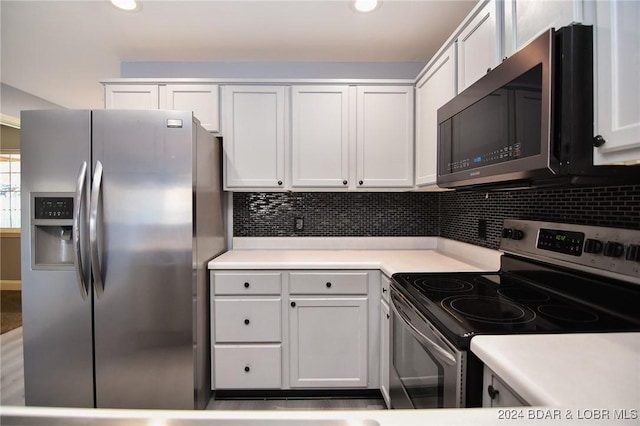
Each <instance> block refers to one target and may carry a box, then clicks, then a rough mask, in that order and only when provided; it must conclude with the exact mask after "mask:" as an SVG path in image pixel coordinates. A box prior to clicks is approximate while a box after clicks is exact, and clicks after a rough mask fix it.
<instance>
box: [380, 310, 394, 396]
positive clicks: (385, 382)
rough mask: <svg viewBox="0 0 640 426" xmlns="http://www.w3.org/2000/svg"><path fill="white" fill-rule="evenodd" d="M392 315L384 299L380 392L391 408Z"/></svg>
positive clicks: (381, 323)
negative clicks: (390, 342) (390, 339)
mask: <svg viewBox="0 0 640 426" xmlns="http://www.w3.org/2000/svg"><path fill="white" fill-rule="evenodd" d="M390 321H391V315H390V314H389V305H387V302H385V301H384V300H382V303H381V304H380V392H381V393H382V397H383V398H384V402H385V404H387V407H389V408H391V397H390V394H389V367H390V365H391V356H390V355H391V352H390V351H391V348H390V345H389V338H390V337H391V334H390V333H391V328H390V327H389V326H390Z"/></svg>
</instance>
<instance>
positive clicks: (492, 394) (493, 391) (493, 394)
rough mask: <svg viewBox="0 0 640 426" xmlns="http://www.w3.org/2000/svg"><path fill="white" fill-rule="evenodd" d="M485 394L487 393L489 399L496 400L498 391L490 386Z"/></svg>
mask: <svg viewBox="0 0 640 426" xmlns="http://www.w3.org/2000/svg"><path fill="white" fill-rule="evenodd" d="M487 392H488V393H489V398H491V399H496V397H497V396H498V394H499V393H500V391H498V390H497V389H496V388H494V387H493V386H492V385H489V387H488V388H487Z"/></svg>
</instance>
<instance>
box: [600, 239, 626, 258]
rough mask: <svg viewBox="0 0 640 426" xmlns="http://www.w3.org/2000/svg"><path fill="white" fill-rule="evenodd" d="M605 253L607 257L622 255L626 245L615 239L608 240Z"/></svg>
mask: <svg viewBox="0 0 640 426" xmlns="http://www.w3.org/2000/svg"><path fill="white" fill-rule="evenodd" d="M603 254H604V255H605V256H607V257H620V256H622V255H623V254H624V246H623V245H622V244H620V243H616V242H615V241H607V243H606V244H605V245H604V253H603Z"/></svg>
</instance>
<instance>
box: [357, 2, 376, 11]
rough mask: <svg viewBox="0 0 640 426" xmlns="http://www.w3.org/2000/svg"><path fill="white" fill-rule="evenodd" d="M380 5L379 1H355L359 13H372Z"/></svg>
mask: <svg viewBox="0 0 640 426" xmlns="http://www.w3.org/2000/svg"><path fill="white" fill-rule="evenodd" d="M379 5H380V2H379V1H378V0H355V3H354V7H355V8H356V10H357V11H358V12H371V11H373V10H375V9H376V8H377V7H378V6H379Z"/></svg>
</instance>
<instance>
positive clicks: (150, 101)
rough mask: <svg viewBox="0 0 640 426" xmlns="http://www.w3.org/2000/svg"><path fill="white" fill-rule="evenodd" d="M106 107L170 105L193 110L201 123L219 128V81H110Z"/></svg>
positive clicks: (171, 107)
mask: <svg viewBox="0 0 640 426" xmlns="http://www.w3.org/2000/svg"><path fill="white" fill-rule="evenodd" d="M104 107H105V109H170V110H179V111H193V115H194V116H195V117H196V118H197V119H198V120H200V123H201V124H202V127H204V128H205V129H207V130H208V131H209V132H214V133H218V132H219V131H220V98H219V96H218V85H217V84H189V83H184V84H152V83H148V84H129V83H107V84H105V87H104Z"/></svg>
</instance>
